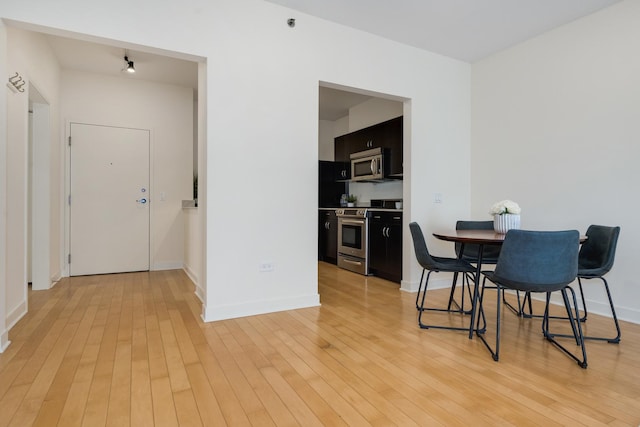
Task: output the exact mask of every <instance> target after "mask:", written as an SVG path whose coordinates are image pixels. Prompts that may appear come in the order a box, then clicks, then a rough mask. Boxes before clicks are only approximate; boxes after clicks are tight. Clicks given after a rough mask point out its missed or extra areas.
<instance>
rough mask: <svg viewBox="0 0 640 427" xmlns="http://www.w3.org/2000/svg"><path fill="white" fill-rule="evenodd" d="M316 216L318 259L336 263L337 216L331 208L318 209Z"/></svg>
mask: <svg viewBox="0 0 640 427" xmlns="http://www.w3.org/2000/svg"><path fill="white" fill-rule="evenodd" d="M318 218H319V221H318V260H320V261H325V262H328V263H331V264H337V263H338V217H336V213H335V211H333V210H320V211H319V215H318Z"/></svg>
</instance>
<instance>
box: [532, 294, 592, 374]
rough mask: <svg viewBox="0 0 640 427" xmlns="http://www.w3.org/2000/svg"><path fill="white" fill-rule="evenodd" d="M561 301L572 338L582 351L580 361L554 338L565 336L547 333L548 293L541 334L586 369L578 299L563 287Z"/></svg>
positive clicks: (585, 353) (585, 354)
mask: <svg viewBox="0 0 640 427" xmlns="http://www.w3.org/2000/svg"><path fill="white" fill-rule="evenodd" d="M567 289H568V290H569V291H571V296H572V299H573V308H574V309H573V310H572V309H571V303H570V301H569V296H568V295H567ZM561 292H562V299H563V300H564V304H565V308H566V310H567V318H568V319H569V322H571V329H572V330H573V332H574V336H573V338H574V339H575V341H576V344H577V345H579V346H580V349H581V350H582V359H580V358H578V357H577V356H576V355H574V354H573V353H572V352H570V351H569V350H568V349H567V348H566V347H564V346H563V345H562V344H560V343H559V342H558V341H557V340H556V339H555V337H563V336H567V335H560V334H552V333H551V332H550V331H549V300H550V298H551V296H550V293H547V304H545V310H544V313H545V314H544V317H543V320H542V333H543V335H544V337H545V338H546V339H547V340H548V341H550V342H551V343H552V344H553V345H555V346H556V347H558V348H559V349H560V350H562V351H563V352H564V353H565V354H567V355H568V356H569V357H571V358H572V359H573V360H575V361H576V362H577V363H578V365H579V366H580V367H581V368H584V369H586V368H587V350H586V348H585V344H584V342H585V339H584V335H583V333H582V324H581V322H580V309H579V308H578V299H577V298H576V293H575V291H574V290H573V288H571V287H570V286H567V287H565V288H564V289H562V290H561ZM574 314H575V315H574Z"/></svg>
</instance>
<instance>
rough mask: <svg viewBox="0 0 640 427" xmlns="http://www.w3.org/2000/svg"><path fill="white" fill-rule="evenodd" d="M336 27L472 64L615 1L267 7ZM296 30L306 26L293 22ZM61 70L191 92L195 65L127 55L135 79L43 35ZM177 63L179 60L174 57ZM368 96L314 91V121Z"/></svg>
mask: <svg viewBox="0 0 640 427" xmlns="http://www.w3.org/2000/svg"><path fill="white" fill-rule="evenodd" d="M266 1H270V2H272V3H277V4H280V5H282V6H286V7H288V8H291V9H294V10H298V11H300V12H303V13H306V14H309V15H313V16H317V17H320V18H323V19H326V20H329V21H333V22H337V23H339V24H342V25H346V26H349V27H353V28H357V29H360V30H363V31H367V32H369V33H373V34H377V35H379V36H382V37H385V38H388V39H392V40H395V41H398V42H400V43H404V44H408V45H411V46H415V47H418V48H421V49H425V50H428V51H431V52H436V53H440V54H442V55H445V56H449V57H452V58H456V59H459V60H462V61H465V62H474V61H477V60H479V59H482V58H484V57H486V56H488V55H491V54H492V53H495V52H497V51H500V50H502V49H505V48H508V47H510V46H513V45H515V44H517V43H520V42H522V41H524V40H526V39H528V38H531V37H534V36H536V35H538V34H541V33H543V32H545V31H548V30H551V29H553V28H555V27H558V26H560V25H563V24H565V23H568V22H570V21H573V20H575V19H577V18H580V17H582V16H585V15H588V14H590V13H593V12H595V11H597V10H599V9H602V8H604V7H607V6H610V5H612V4H614V3H617V2H618V1H620V0H394V1H382V0H321V1H318V0H266ZM292 17H293V18H296V25H304V19H301V17H299V16H295V14H293V13H292ZM47 37H48V38H49V42H50V44H51V48H52V50H53V52H54V53H55V55H56V56H57V58H58V60H59V61H60V64H61V66H62V67H63V68H67V69H76V70H83V71H87V72H94V73H103V74H110V75H114V76H120V77H122V78H130V79H144V80H150V81H156V82H160V83H167V84H176V85H180V86H187V87H191V88H196V87H197V84H198V67H197V62H195V61H188V60H183V59H179V58H176V57H172V56H166V55H162V54H156V53H149V51H150V50H144V49H140V50H131V49H129V50H127V54H128V56H129V59H131V60H133V61H134V62H135V68H136V70H137V72H136V73H135V74H129V73H124V72H122V69H123V67H124V55H125V48H124V47H121V46H119V45H118V44H117V43H112V42H105V44H101V43H96V42H90V41H84V40H77V39H72V38H65V37H59V36H55V35H47ZM176 56H177V55H176ZM369 98H370V97H369V96H365V95H361V94H355V93H351V92H345V91H340V90H336V89H330V88H325V87H321V88H320V109H319V110H320V113H319V116H320V119H322V120H336V119H338V118H340V117H344V116H345V115H347V114H348V109H349V108H350V107H352V106H354V105H357V104H359V103H361V102H363V101H365V100H367V99H369Z"/></svg>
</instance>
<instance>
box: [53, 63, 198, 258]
mask: <svg viewBox="0 0 640 427" xmlns="http://www.w3.org/2000/svg"><path fill="white" fill-rule="evenodd" d="M61 82H62V84H61V94H62V97H61V113H62V117H63V119H64V120H65V123H69V122H70V121H73V122H80V123H89V124H99V125H108V126H121V127H132V128H140V129H150V130H151V173H152V175H151V193H150V199H151V203H150V205H149V207H150V227H151V233H150V238H151V253H150V257H151V269H152V270H162V269H173V268H182V266H183V262H184V221H183V215H182V200H187V199H191V198H192V193H193V184H192V180H193V178H192V176H193V90H192V89H191V88H188V87H182V86H175V85H166V84H160V83H154V82H149V81H141V80H133V79H126V78H119V77H111V76H107V75H101V74H93V73H86V72H82V71H73V70H63V73H62V79H61ZM67 132H68V129H67ZM162 193H164V195H165V200H161V194H162Z"/></svg>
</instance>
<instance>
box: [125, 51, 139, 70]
mask: <svg viewBox="0 0 640 427" xmlns="http://www.w3.org/2000/svg"><path fill="white" fill-rule="evenodd" d="M124 69H125V70H127V73H135V72H136V69H135V67H134V66H133V61H129V57H128V56H127V55H125V56H124Z"/></svg>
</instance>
